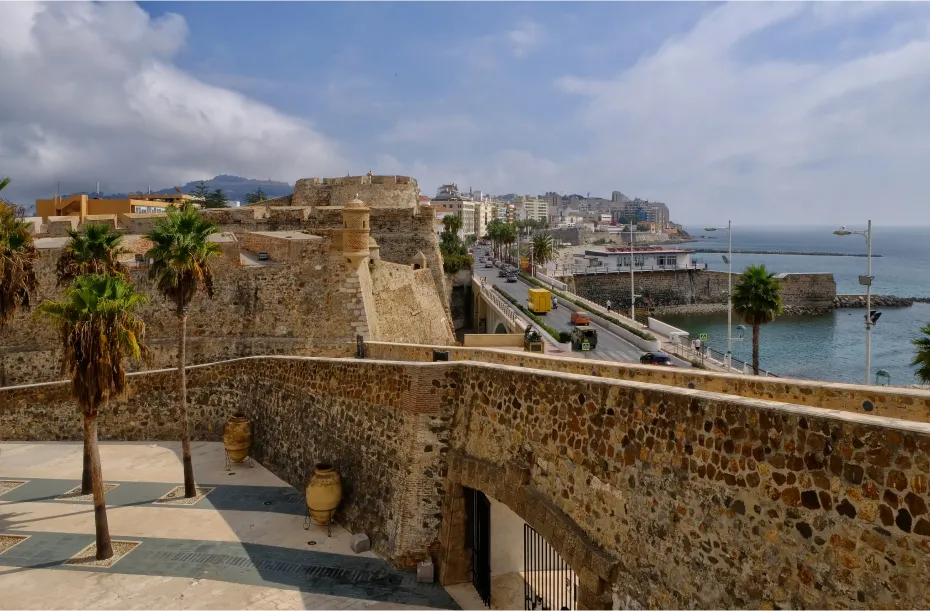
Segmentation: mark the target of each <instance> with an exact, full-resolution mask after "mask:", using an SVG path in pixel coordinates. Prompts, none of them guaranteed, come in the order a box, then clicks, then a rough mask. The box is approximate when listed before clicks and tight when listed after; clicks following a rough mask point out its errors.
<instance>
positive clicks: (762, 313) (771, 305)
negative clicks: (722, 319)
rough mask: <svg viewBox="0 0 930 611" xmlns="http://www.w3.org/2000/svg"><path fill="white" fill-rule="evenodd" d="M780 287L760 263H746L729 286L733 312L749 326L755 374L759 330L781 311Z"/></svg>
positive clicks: (756, 371) (757, 372)
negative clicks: (750, 326)
mask: <svg viewBox="0 0 930 611" xmlns="http://www.w3.org/2000/svg"><path fill="white" fill-rule="evenodd" d="M780 288H781V286H780V285H779V282H778V280H777V279H776V278H775V274H774V273H771V272H769V271H768V270H767V269H765V266H764V265H750V266H749V267H747V268H746V269H745V271H743V275H742V277H741V278H740V281H739V284H737V285H736V286H734V287H733V311H734V312H736V313H737V314H738V315H739V316H741V317H742V319H743V320H744V321H745V322H746V324H748V325H752V370H753V373H754V374H755V375H759V330H760V328H761V327H762V325H764V324H768V323H770V322H772V321H773V320H775V317H776V316H778V315H779V314H781V293H780V292H779V290H780Z"/></svg>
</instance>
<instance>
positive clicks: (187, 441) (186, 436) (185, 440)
mask: <svg viewBox="0 0 930 611" xmlns="http://www.w3.org/2000/svg"><path fill="white" fill-rule="evenodd" d="M179 318H180V322H181V324H180V325H179V326H180V328H181V332H180V337H179V338H178V342H179V349H178V376H179V378H180V386H181V389H180V395H181V397H180V400H181V403H180V413H181V456H182V459H183V461H184V497H185V498H193V497H195V496H197V487H196V486H195V484H194V463H193V462H192V461H191V433H190V422H189V418H188V416H187V371H186V368H185V363H184V362H185V359H186V357H187V354H186V353H187V310H186V309H185V310H183V311H182V313H181V315H180V316H179Z"/></svg>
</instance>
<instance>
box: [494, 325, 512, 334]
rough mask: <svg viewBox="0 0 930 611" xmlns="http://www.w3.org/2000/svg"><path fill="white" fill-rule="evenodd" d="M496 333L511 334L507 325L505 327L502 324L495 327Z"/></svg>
mask: <svg viewBox="0 0 930 611" xmlns="http://www.w3.org/2000/svg"><path fill="white" fill-rule="evenodd" d="M494 333H495V334H507V333H510V331H508V330H507V325H505V324H504V323H502V322H499V323H497V327H495V329H494Z"/></svg>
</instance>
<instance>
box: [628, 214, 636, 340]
mask: <svg viewBox="0 0 930 611" xmlns="http://www.w3.org/2000/svg"><path fill="white" fill-rule="evenodd" d="M628 220H629V221H630V320H632V321H633V322H636V288H635V287H634V286H633V219H628Z"/></svg>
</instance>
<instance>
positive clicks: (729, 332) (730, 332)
mask: <svg viewBox="0 0 930 611" xmlns="http://www.w3.org/2000/svg"><path fill="white" fill-rule="evenodd" d="M732 228H733V226H732V221H727V226H726V227H705V228H704V231H726V232H727V242H728V246H727V256H726V257H724V258H723V259H724V262H725V263H726V264H727V371H728V372H729V370H730V368H731V367H732V363H733V231H732Z"/></svg>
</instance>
